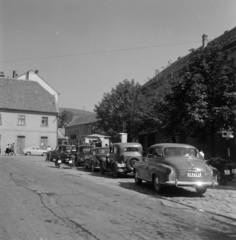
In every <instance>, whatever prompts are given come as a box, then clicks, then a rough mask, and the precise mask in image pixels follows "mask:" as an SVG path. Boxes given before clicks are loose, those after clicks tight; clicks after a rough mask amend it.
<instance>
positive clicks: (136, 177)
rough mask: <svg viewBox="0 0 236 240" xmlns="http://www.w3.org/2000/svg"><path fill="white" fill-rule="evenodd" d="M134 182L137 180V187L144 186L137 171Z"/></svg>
mask: <svg viewBox="0 0 236 240" xmlns="http://www.w3.org/2000/svg"><path fill="white" fill-rule="evenodd" d="M134 180H135V183H136V184H137V185H141V184H142V179H140V178H138V173H137V171H134Z"/></svg>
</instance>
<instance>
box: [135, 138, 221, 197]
mask: <svg viewBox="0 0 236 240" xmlns="http://www.w3.org/2000/svg"><path fill="white" fill-rule="evenodd" d="M217 173H218V172H217V170H216V169H215V168H212V167H210V166H208V165H207V164H206V163H205V162H204V160H203V159H202V157H201V155H200V153H199V151H198V150H197V149H196V148H195V147H193V146H191V145H187V144H177V143H160V144H155V145H153V146H151V147H150V148H149V149H148V153H147V156H146V157H145V158H144V159H143V161H140V162H137V163H136V164H135V169H134V176H135V183H136V184H138V185H139V184H141V183H142V180H145V181H148V182H152V183H153V186H154V189H155V190H156V191H157V192H160V191H161V189H162V188H163V186H165V185H166V186H167V185H174V186H177V187H178V186H190V187H195V189H196V191H197V193H199V194H200V195H201V194H204V193H205V192H206V190H207V187H214V186H216V185H218V183H217Z"/></svg>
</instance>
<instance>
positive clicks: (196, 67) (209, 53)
mask: <svg viewBox="0 0 236 240" xmlns="http://www.w3.org/2000/svg"><path fill="white" fill-rule="evenodd" d="M190 54H191V56H190V60H189V63H188V64H187V65H186V66H185V67H183V68H182V70H181V71H180V74H179V77H180V78H181V80H180V81H176V82H175V83H174V85H173V87H172V89H171V90H172V91H171V92H170V93H169V94H167V95H166V97H165V103H164V105H163V109H165V123H166V124H165V126H164V128H165V131H166V133H167V134H168V133H169V134H170V132H172V134H175V135H177V134H185V135H189V134H191V135H193V136H199V135H203V134H204V135H206V134H209V135H210V137H211V151H212V155H213V156H215V134H216V132H217V131H220V130H222V129H226V130H228V129H232V128H233V122H232V119H233V118H234V116H235V94H234V91H235V86H234V74H235V69H233V68H232V67H230V66H229V61H230V56H229V52H228V51H225V50H224V49H223V48H222V47H220V46H216V45H211V46H208V47H206V48H200V49H198V50H191V53H190Z"/></svg>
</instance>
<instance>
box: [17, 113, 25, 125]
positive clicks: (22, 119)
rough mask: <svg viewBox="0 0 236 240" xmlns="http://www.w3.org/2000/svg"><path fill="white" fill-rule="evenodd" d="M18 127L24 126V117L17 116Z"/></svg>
mask: <svg viewBox="0 0 236 240" xmlns="http://www.w3.org/2000/svg"><path fill="white" fill-rule="evenodd" d="M18 126H25V115H18Z"/></svg>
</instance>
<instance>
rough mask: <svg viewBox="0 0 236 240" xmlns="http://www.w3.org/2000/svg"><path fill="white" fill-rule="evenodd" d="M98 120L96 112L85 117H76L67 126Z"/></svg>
mask: <svg viewBox="0 0 236 240" xmlns="http://www.w3.org/2000/svg"><path fill="white" fill-rule="evenodd" d="M97 121H98V119H97V117H96V114H92V115H89V116H84V117H77V118H74V119H73V120H72V121H71V122H70V123H69V124H68V125H67V126H66V127H72V126H78V125H83V124H88V123H96V122H97Z"/></svg>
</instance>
